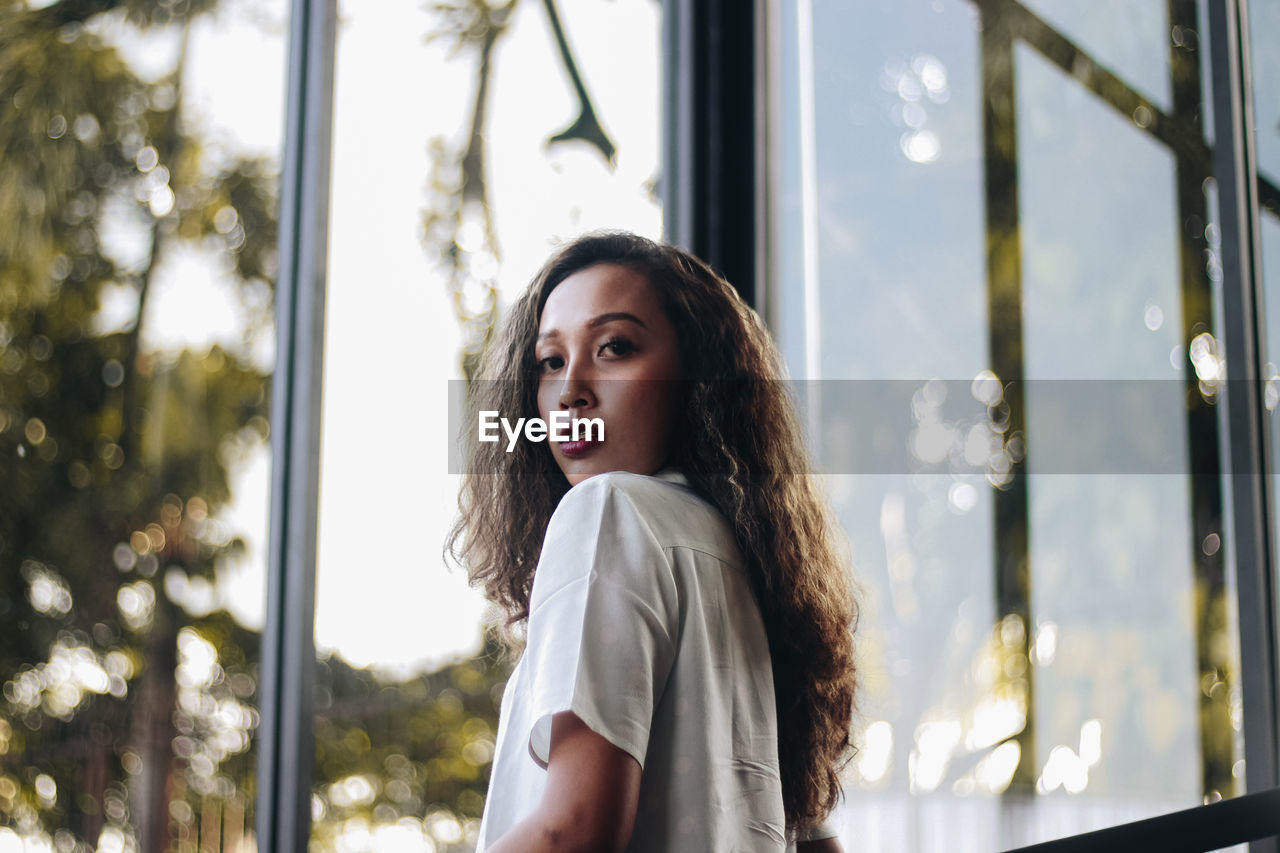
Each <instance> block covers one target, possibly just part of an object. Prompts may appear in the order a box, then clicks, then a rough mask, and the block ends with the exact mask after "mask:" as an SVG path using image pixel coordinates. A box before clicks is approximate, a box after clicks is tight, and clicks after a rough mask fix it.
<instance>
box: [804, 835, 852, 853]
mask: <svg viewBox="0 0 1280 853" xmlns="http://www.w3.org/2000/svg"><path fill="white" fill-rule="evenodd" d="M796 853H844V848H843V847H841V846H840V839H838V838H823V839H821V840H819V841H801V842H800V843H799V844H797V845H796Z"/></svg>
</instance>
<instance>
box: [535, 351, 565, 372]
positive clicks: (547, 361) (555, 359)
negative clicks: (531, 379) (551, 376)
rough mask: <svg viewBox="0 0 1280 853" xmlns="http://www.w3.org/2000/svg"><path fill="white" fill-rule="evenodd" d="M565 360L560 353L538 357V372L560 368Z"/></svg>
mask: <svg viewBox="0 0 1280 853" xmlns="http://www.w3.org/2000/svg"><path fill="white" fill-rule="evenodd" d="M563 364H564V360H563V359H561V358H560V356H558V355H549V356H547V357H546V358H540V359H538V372H539V373H549V372H550V371H552V370H559V369H560V367H561V365H563Z"/></svg>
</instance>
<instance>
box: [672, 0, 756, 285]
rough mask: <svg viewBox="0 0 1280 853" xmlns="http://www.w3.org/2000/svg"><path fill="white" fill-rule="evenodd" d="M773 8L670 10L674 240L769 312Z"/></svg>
mask: <svg viewBox="0 0 1280 853" xmlns="http://www.w3.org/2000/svg"><path fill="white" fill-rule="evenodd" d="M766 5H767V3H766V0H747V2H743V1H742V0H665V2H663V7H662V13H663V23H662V26H663V48H662V49H663V104H664V106H665V108H666V112H665V114H664V115H663V125H664V127H663V152H662V155H663V157H662V181H661V183H662V190H661V195H662V205H663V215H664V217H665V231H666V239H667V240H669V241H670V242H672V243H675V244H676V245H678V246H682V247H684V248H685V249H688V250H689V251H691V252H693V253H694V254H695V255H697V256H698V257H700V258H702V259H703V260H705V261H706V262H707V263H709V264H711V266H713V267H715V269H716V270H718V271H719V272H720V273H721V274H722V275H724V276H725V278H727V279H728V280H729V282H730V283H731V284H732V285H733V286H734V287H735V288H737V290H738V292H739V293H740V294H741V295H742V297H743V299H745V300H746V302H747V304H748V305H751V306H752V307H755V308H757V309H761V308H762V307H763V303H764V299H763V296H764V284H765V277H766V275H765V273H766V269H767V264H766V263H765V260H764V259H765V257H766V253H767V249H766V247H767V246H768V240H767V239H766V237H767V234H766V221H767V216H766V214H765V210H764V209H763V208H764V204H763V203H762V201H763V197H762V192H763V191H764V190H765V188H766V187H767V181H766V180H765V179H764V169H765V168H766V164H765V157H764V149H765V145H764V137H765V133H766V130H767V129H766V127H765V120H764V116H765V109H764V101H765V98H764V80H765V77H764V73H765V68H764V67H763V66H764V63H763V62H757V61H756V57H757V51H758V50H763V49H764V42H765V39H764V33H763V32H762V28H763V26H764V22H765V21H766V18H767V16H766Z"/></svg>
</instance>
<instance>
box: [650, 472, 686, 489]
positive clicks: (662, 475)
mask: <svg viewBox="0 0 1280 853" xmlns="http://www.w3.org/2000/svg"><path fill="white" fill-rule="evenodd" d="M653 476H655V477H657V478H658V479H659V480H666V481H667V482H668V483H675V484H676V485H677V486H688V485H689V480H688V478H686V477H685V475H684V472H682V471H681V470H680V469H679V468H663V469H662V470H661V471H659V472H658V473H656V474H654V475H653Z"/></svg>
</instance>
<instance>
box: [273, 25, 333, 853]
mask: <svg viewBox="0 0 1280 853" xmlns="http://www.w3.org/2000/svg"><path fill="white" fill-rule="evenodd" d="M336 22H337V2H336V0H293V3H292V9H291V12H290V24H289V66H288V79H287V84H286V85H287V87H288V96H287V105H288V106H287V111H286V117H285V134H284V139H285V147H284V153H283V157H282V163H281V169H280V236H279V258H280V267H279V269H280V272H279V276H278V279H277V283H276V369H275V374H274V377H273V379H272V394H271V453H272V466H271V521H270V533H269V545H268V547H269V552H268V554H269V556H268V558H267V614H266V624H265V626H264V627H263V633H262V675H261V679H260V682H259V699H260V709H261V715H262V721H261V725H260V727H259V729H258V777H257V778H258V797H257V804H256V808H257V816H256V817H257V820H256V827H257V842H258V849H259V850H269V851H273V852H274V853H289V852H290V851H291V852H292V853H306V850H307V845H308V842H309V840H310V834H311V777H312V771H313V767H312V764H313V762H314V757H315V737H314V707H313V704H314V699H313V695H312V694H313V688H314V683H315V660H316V656H315V638H314V625H315V563H316V521H317V510H318V503H319V502H318V496H319V479H320V470H319V469H320V393H321V383H322V378H323V358H322V356H323V347H324V305H325V285H326V259H327V254H328V229H329V171H330V159H331V150H332V148H331V146H332V129H333V77H334V58H335V41H336Z"/></svg>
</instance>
